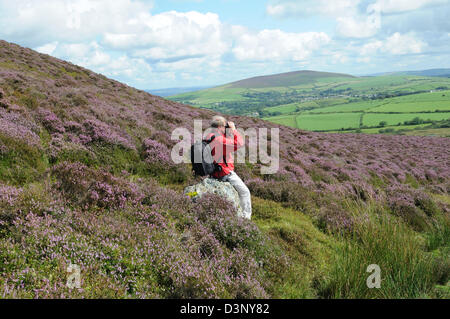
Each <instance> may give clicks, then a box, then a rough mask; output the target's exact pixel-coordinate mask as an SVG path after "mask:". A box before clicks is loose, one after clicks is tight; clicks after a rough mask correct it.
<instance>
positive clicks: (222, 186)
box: [184, 178, 243, 216]
mask: <svg viewBox="0 0 450 319" xmlns="http://www.w3.org/2000/svg"><path fill="white" fill-rule="evenodd" d="M184 193H185V194H187V195H189V197H191V199H192V200H193V201H196V200H197V199H198V198H200V197H202V196H203V195H204V194H206V193H213V194H216V195H219V196H222V197H224V198H226V199H227V200H229V201H230V202H232V203H233V204H234V206H235V207H236V209H237V214H238V216H243V211H242V208H241V204H240V200H239V194H238V192H237V191H236V190H235V189H234V187H233V185H231V184H230V183H228V182H221V181H218V180H217V179H214V178H205V179H204V180H203V181H202V182H201V183H198V184H195V185H192V186H188V187H186V188H185V189H184Z"/></svg>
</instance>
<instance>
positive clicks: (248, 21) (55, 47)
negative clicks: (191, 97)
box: [0, 0, 450, 90]
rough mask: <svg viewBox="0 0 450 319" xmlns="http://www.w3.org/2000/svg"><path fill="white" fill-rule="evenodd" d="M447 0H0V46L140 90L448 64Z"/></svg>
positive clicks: (449, 27)
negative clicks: (300, 72) (312, 72)
mask: <svg viewBox="0 0 450 319" xmlns="http://www.w3.org/2000/svg"><path fill="white" fill-rule="evenodd" d="M448 17H450V0H295V1H294V0H164V1H162V0H114V1H111V0H14V1H11V0H0V39H3V40H6V41H9V42H14V43H17V44H19V45H22V46H25V47H29V48H32V49H34V50H37V51H39V52H41V53H45V54H49V55H51V56H54V57H57V58H60V59H64V60H67V61H70V62H72V63H74V64H77V65H81V66H83V67H85V68H88V69H91V70H93V71H95V72H98V73H102V74H104V75H106V76H108V77H110V78H113V79H116V80H118V81H121V82H124V83H126V84H128V85H130V86H133V87H136V88H139V89H144V90H145V89H161V88H173V87H191V86H215V85H220V84H225V83H228V82H232V81H236V80H240V79H244V78H248V77H253V76H259V75H267V74H275V73H282V72H290V71H298V70H315V71H326V72H339V73H348V74H353V75H365V74H373V73H379V72H391V71H404V70H422V69H430V68H449V67H450V63H449V61H450V19H449V18H448Z"/></svg>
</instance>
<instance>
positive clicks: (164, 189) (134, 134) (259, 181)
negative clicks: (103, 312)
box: [0, 41, 450, 298]
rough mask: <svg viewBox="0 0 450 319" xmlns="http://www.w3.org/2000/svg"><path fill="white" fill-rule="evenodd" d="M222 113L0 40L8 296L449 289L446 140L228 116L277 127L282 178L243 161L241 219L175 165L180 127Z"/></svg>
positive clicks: (2, 234)
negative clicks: (72, 271)
mask: <svg viewBox="0 0 450 319" xmlns="http://www.w3.org/2000/svg"><path fill="white" fill-rule="evenodd" d="M213 114H215V113H213V112H212V111H209V110H201V109H195V108H192V107H190V106H186V105H183V104H179V103H175V102H171V101H167V100H164V99H162V98H159V97H155V96H152V95H150V94H148V93H145V92H143V91H139V90H136V89H133V88H131V87H128V86H126V85H124V84H121V83H119V82H117V81H113V80H110V79H107V78H106V77H104V76H102V75H99V74H95V73H93V72H91V71H89V70H86V69H83V68H81V67H78V66H75V65H72V64H70V63H68V62H65V61H61V60H58V59H55V58H52V57H50V56H48V55H43V54H39V53H37V52H34V51H32V50H30V49H26V48H22V47H20V46H17V45H15V44H11V43H7V42H5V41H0V296H1V297H2V298H14V297H19V298H31V297H37V298H67V297H69V298H70V297H85V298H98V297H103V298H107V297H118V298H173V297H179V298H189V297H190V298H195V297H204V298H213V297H222V298H265V297H280V298H300V297H309V298H314V297H325V298H332V297H340V298H348V297H359V298H377V297H384V298H389V297H424V296H431V297H442V296H445V293H446V292H445V289H444V288H445V287H444V288H442V287H441V285H445V284H446V283H447V281H448V277H449V268H450V267H448V266H449V259H448V247H447V246H446V245H448V243H449V242H450V241H449V233H450V231H449V215H448V214H449V191H450V185H449V182H450V179H449V175H450V172H449V166H448V159H449V157H450V153H449V152H450V140H449V139H445V138H427V137H424V138H419V137H406V136H378V135H374V136H366V135H358V134H348V135H344V134H334V135H324V134H319V133H312V132H304V131H300V130H297V129H293V128H288V127H284V126H279V125H276V124H271V123H269V122H265V121H263V120H259V119H255V118H246V117H237V116H231V117H230V119H231V120H233V121H235V122H236V124H237V126H238V127H241V128H244V129H247V128H251V127H253V128H261V127H266V128H269V129H270V128H279V130H280V142H279V145H280V158H281V159H280V162H281V163H280V170H279V171H278V173H276V174H273V175H264V176H261V175H260V173H259V172H260V169H259V168H260V166H261V165H260V164H250V163H246V164H239V165H237V168H236V170H237V172H238V174H239V175H240V176H241V177H242V178H243V179H244V181H245V182H246V183H247V184H248V185H249V188H250V189H251V192H252V196H253V203H254V207H253V209H254V214H253V221H246V220H241V219H238V218H237V217H236V216H235V211H234V208H233V206H232V205H230V203H228V202H226V201H224V200H222V199H220V198H218V197H216V196H209V197H205V198H204V199H202V200H201V201H199V202H197V203H192V202H191V201H190V199H189V198H188V197H186V196H184V195H183V194H182V191H181V190H182V189H183V188H184V186H186V185H187V184H191V183H194V182H195V181H196V179H195V178H194V177H193V176H192V174H191V171H190V167H189V165H184V164H182V165H175V164H174V163H173V162H172V161H171V160H170V149H171V147H172V146H173V145H174V143H175V142H174V141H171V140H170V135H171V132H172V131H173V130H174V129H175V128H177V127H186V128H188V129H189V130H190V131H191V132H192V128H193V120H194V119H205V120H208V119H209V118H210V117H211V116H212V115H213ZM269 131H270V130H269ZM269 136H271V135H270V134H269ZM247 143H248V141H247ZM375 239H376V240H375ZM372 263H378V264H379V265H380V266H381V267H382V269H383V273H384V274H385V276H386V277H384V278H385V279H384V281H383V286H382V288H381V289H376V290H374V289H367V287H366V286H365V282H366V277H367V274H366V272H365V270H366V267H367V265H369V264H372ZM70 264H76V265H78V266H80V269H81V289H70V288H68V287H67V286H66V281H67V271H66V270H67V267H68V266H69V265H70Z"/></svg>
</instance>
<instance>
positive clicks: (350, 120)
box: [296, 113, 361, 131]
mask: <svg viewBox="0 0 450 319" xmlns="http://www.w3.org/2000/svg"><path fill="white" fill-rule="evenodd" d="M360 118H361V113H336V114H320V115H312V114H302V115H299V116H297V117H296V121H297V127H298V128H300V129H303V130H311V131H312V130H314V131H327V130H339V129H343V128H344V129H346V128H354V127H359V121H360Z"/></svg>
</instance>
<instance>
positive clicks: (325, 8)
mask: <svg viewBox="0 0 450 319" xmlns="http://www.w3.org/2000/svg"><path fill="white" fill-rule="evenodd" d="M360 2H361V0H333V1H329V0H302V1H292V0H287V1H285V0H279V1H276V2H275V3H274V4H268V5H267V7H266V12H267V13H268V14H269V15H272V16H276V17H285V16H298V15H301V16H307V15H311V14H324V15H328V16H333V17H340V16H344V15H348V13H349V12H355V10H356V9H357V6H358V4H359V3H360Z"/></svg>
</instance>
